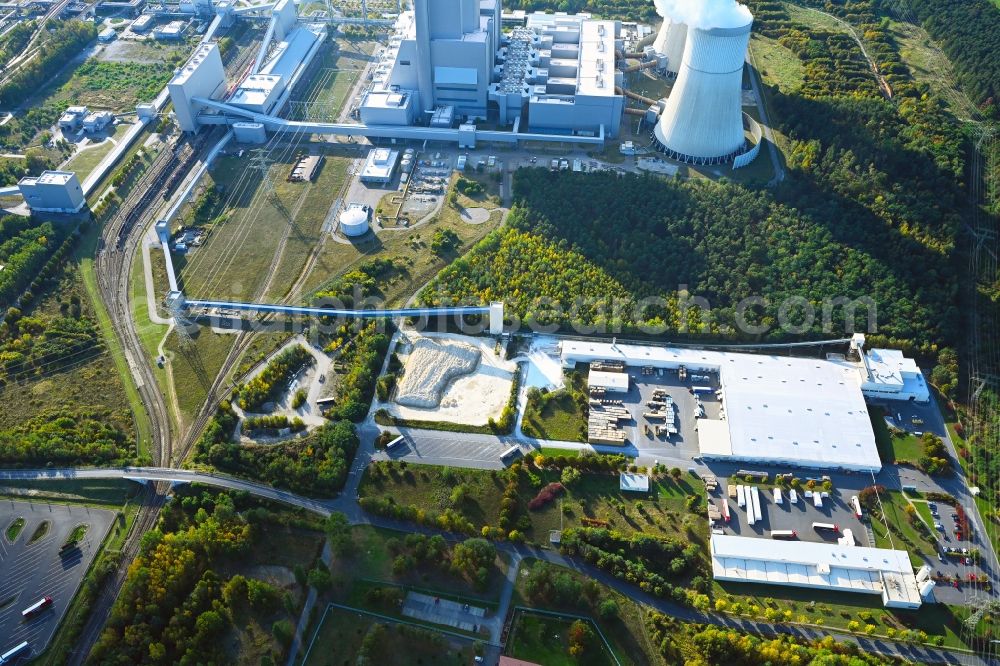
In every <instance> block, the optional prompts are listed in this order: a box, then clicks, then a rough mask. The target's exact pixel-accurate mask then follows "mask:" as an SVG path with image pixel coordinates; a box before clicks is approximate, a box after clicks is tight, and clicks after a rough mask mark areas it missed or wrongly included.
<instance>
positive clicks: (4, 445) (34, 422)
mask: <svg viewBox="0 0 1000 666" xmlns="http://www.w3.org/2000/svg"><path fill="white" fill-rule="evenodd" d="M109 421H110V419H109V418H108V414H106V413H104V412H100V411H82V410H79V409H65V410H57V411H52V412H48V413H42V414H39V415H38V416H36V417H35V418H33V419H30V420H28V421H25V422H24V423H23V424H21V425H19V426H17V427H15V428H11V429H9V430H0V465H4V466H16V465H23V466H26V467H31V466H41V465H47V464H53V465H83V464H86V465H112V464H120V463H124V462H127V461H129V460H131V459H132V457H133V455H134V451H133V450H132V442H131V441H129V440H128V438H127V437H126V436H125V434H124V433H123V432H122V431H121V430H120V429H118V428H116V427H114V425H112V424H111V423H110V422H109Z"/></svg>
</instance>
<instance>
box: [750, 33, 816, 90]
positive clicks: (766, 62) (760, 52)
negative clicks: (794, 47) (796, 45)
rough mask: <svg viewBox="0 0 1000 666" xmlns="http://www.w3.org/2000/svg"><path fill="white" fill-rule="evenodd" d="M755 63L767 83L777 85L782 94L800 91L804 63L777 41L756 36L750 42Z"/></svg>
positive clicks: (803, 78) (803, 79)
mask: <svg viewBox="0 0 1000 666" xmlns="http://www.w3.org/2000/svg"><path fill="white" fill-rule="evenodd" d="M750 49H751V51H752V53H753V58H754V62H755V64H756V65H757V68H758V70H757V71H758V72H760V75H761V78H762V79H763V80H764V82H765V83H767V84H769V85H776V86H778V87H780V88H781V90H782V92H785V93H789V92H792V91H794V90H798V89H799V88H800V87H801V86H802V84H803V82H804V81H805V77H804V74H803V67H802V61H801V60H799V58H798V56H797V55H795V54H794V53H792V52H791V51H790V50H789V49H787V48H785V47H784V46H782V45H781V44H779V43H778V42H777V40H775V39H771V38H770V37H765V36H764V35H759V34H754V35H753V39H752V40H751V42H750Z"/></svg>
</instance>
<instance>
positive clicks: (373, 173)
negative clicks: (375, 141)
mask: <svg viewBox="0 0 1000 666" xmlns="http://www.w3.org/2000/svg"><path fill="white" fill-rule="evenodd" d="M398 165H399V151H398V150H392V149H390V148H375V149H373V150H371V151H369V152H368V159H366V160H365V165H364V166H363V167H362V168H361V175H360V176H359V179H360V180H361V182H362V183H371V184H372V185H386V184H388V183H390V182H392V178H393V176H395V175H396V167H397V166H398Z"/></svg>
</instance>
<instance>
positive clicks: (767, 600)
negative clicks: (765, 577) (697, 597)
mask: <svg viewBox="0 0 1000 666" xmlns="http://www.w3.org/2000/svg"><path fill="white" fill-rule="evenodd" d="M712 587H713V597H714V598H715V599H716V600H719V599H722V600H723V601H724V602H725V603H726V612H733V613H735V614H736V615H742V616H745V617H749V618H757V619H760V618H761V617H762V616H764V614H765V613H778V614H779V619H782V621H786V622H793V623H798V624H813V625H822V626H825V627H834V628H837V629H846V628H847V625H848V623H849V622H851V621H852V620H854V621H857V622H860V623H861V624H862V625H864V624H867V623H870V624H874V625H875V627H876V628H875V635H877V636H887V635H888V630H889V629H892V630H893V632H898V631H901V630H903V629H907V628H909V629H916V630H919V631H925V632H927V634H928V635H929V636H941V637H942V639H941V640H942V641H943V645H945V646H948V647H964V646H965V644H964V643H963V642H962V638H961V636H960V635H959V634H958V633H956V629H959V630H960V623H959V622H958V621H957V618H960V617H961V615H962V614H964V613H965V612H966V611H964V610H962V609H956V608H952V607H950V606H945V605H943V604H925V605H924V606H922V607H921V608H920V610H918V611H900V610H891V609H886V608H885V607H884V606H883V605H882V599H881V597H879V596H877V595H874V594H854V593H851V592H826V593H824V594H823V596H822V598H821V599H817V597H816V592H815V591H814V590H807V589H803V588H795V587H786V586H776V585H759V584H756V583H753V584H751V583H729V582H727V583H722V584H720V583H713V585H712Z"/></svg>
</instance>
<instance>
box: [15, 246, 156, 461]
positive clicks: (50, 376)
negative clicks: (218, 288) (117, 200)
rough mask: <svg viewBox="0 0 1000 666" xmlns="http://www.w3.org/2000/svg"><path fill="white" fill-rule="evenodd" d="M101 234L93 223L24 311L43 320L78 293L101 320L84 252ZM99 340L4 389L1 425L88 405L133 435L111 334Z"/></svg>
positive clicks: (55, 314)
mask: <svg viewBox="0 0 1000 666" xmlns="http://www.w3.org/2000/svg"><path fill="white" fill-rule="evenodd" d="M98 233H99V232H98V230H97V229H96V228H95V227H91V229H90V230H89V231H88V232H87V233H86V234H84V236H83V238H82V239H81V240H80V242H79V245H78V248H77V251H76V252H75V253H74V254H73V256H72V257H71V259H70V260H69V261H68V262H67V265H66V269H65V271H64V273H63V276H62V277H61V279H60V282H59V284H57V285H56V286H55V287H53V288H52V289H50V290H49V292H48V293H46V294H45V296H43V297H42V299H41V301H40V302H39V304H38V306H37V307H36V308H34V309H33V310H31V311H29V312H27V313H25V314H30V315H32V316H38V317H39V318H41V319H49V318H56V317H60V316H62V313H61V311H60V306H61V305H65V303H66V302H68V301H69V300H70V299H71V298H73V297H74V296H75V297H78V298H79V299H80V309H81V313H82V314H83V316H86V317H91V318H94V319H98V317H99V314H100V313H102V312H103V307H102V306H101V304H100V303H97V302H95V301H93V300H92V299H91V295H90V292H89V291H88V289H87V285H86V283H85V277H86V274H85V272H84V267H85V265H87V264H88V262H89V260H85V259H84V257H86V256H88V253H89V252H92V251H93V248H94V246H95V245H94V243H95V240H96V237H97V234H98ZM98 321H99V322H100V320H99V319H98ZM102 332H103V329H102ZM115 341H116V342H117V338H115ZM100 342H101V346H98V347H97V348H95V349H93V350H89V352H88V353H86V354H77V355H74V356H73V357H70V358H67V359H66V362H65V363H56V364H53V365H51V366H49V367H47V368H45V369H46V371H47V373H46V374H44V375H40V376H31V377H26V378H23V379H22V380H21V381H19V382H14V383H11V384H8V385H6V386H4V387H3V388H0V404H2V405H3V408H0V429H2V428H10V427H13V426H16V425H19V424H21V423H24V422H25V421H27V420H29V419H31V418H34V417H36V416H37V415H39V414H41V413H49V412H52V411H54V410H68V411H76V410H87V411H94V412H97V413H102V414H104V418H106V419H107V421H108V422H109V423H111V424H113V425H115V426H116V427H118V428H120V429H121V430H123V431H124V432H125V433H126V434H127V435H128V436H129V437H134V434H135V422H134V420H133V415H132V412H131V410H130V403H129V396H128V394H127V393H126V390H125V388H124V387H123V384H122V379H121V375H120V374H119V373H118V371H117V369H116V366H115V363H114V360H113V357H112V354H109V353H108V351H107V344H108V341H107V339H106V338H104V339H101V340H100ZM115 351H119V352H120V349H119V348H115V347H112V353H114V352H115ZM133 406H134V405H133ZM143 413H144V412H143ZM147 432H148V431H147ZM147 441H148V440H147Z"/></svg>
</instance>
